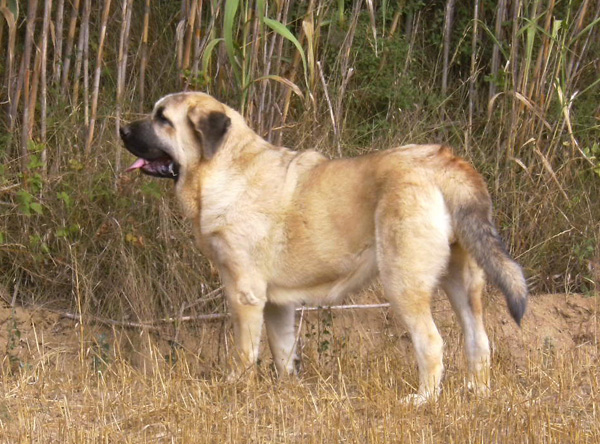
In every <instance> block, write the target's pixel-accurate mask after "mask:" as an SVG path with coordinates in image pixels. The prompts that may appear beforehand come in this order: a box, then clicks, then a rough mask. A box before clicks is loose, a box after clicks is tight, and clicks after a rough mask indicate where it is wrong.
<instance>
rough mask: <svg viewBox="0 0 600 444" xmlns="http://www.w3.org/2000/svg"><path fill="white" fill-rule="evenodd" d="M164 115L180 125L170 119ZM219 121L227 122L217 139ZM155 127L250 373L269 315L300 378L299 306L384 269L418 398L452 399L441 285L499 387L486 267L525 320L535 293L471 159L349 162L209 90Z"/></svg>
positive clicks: (484, 373)
mask: <svg viewBox="0 0 600 444" xmlns="http://www.w3.org/2000/svg"><path fill="white" fill-rule="evenodd" d="M157 109H160V112H161V119H163V118H166V119H167V120H168V121H169V122H170V125H165V124H163V122H162V121H157V119H156V113H157V111H156V110H157ZM215 116H217V117H220V118H221V120H219V121H222V120H223V119H225V120H226V122H225V123H226V125H224V126H226V128H225V131H220V130H219V132H217V134H216V135H214V134H212V133H211V131H212V128H211V123H210V122H211V121H212V120H211V119H212V118H213V117H215ZM224 116H226V117H224ZM227 119H228V120H227ZM163 120H164V119H163ZM151 125H152V128H153V130H154V132H155V136H154V135H152V137H153V138H154V137H156V138H157V140H159V141H160V143H161V147H166V148H164V151H166V152H168V154H169V156H170V157H171V158H172V159H173V160H174V161H175V162H177V164H178V165H179V177H178V179H177V182H176V186H175V189H176V195H177V197H178V199H179V202H180V204H181V207H182V209H183V212H184V213H185V215H186V216H187V217H188V218H189V219H190V220H191V221H192V223H193V230H194V234H195V238H196V240H197V243H198V245H199V247H200V249H201V250H202V252H203V253H204V254H206V256H208V257H209V258H210V260H211V261H212V262H213V264H214V265H215V266H216V268H217V269H218V271H219V274H220V276H221V279H222V281H223V284H224V287H225V292H226V297H227V301H228V304H229V308H230V310H231V314H232V319H233V326H234V336H235V342H236V346H237V347H236V348H237V355H238V356H237V357H238V359H237V362H238V364H237V368H236V371H237V372H238V373H239V372H240V371H243V370H245V369H246V368H248V367H249V366H251V365H253V364H254V363H255V362H256V359H257V356H258V352H259V347H258V346H259V338H260V334H261V330H262V326H263V320H264V321H265V324H266V329H267V334H268V340H269V345H270V347H271V350H272V354H273V356H274V360H275V365H276V368H277V370H278V372H279V373H280V374H288V373H292V372H293V371H294V360H295V338H296V335H295V328H294V308H295V307H296V306H297V305H298V304H302V303H307V304H319V305H327V304H331V303H333V302H335V301H338V300H339V299H340V298H341V297H342V296H344V295H345V294H347V293H348V292H351V291H355V290H357V289H359V288H361V287H362V286H363V285H365V283H367V282H369V281H370V280H371V279H372V278H373V277H375V276H377V275H379V277H380V279H381V281H382V284H383V288H384V292H385V297H386V298H387V299H388V300H389V301H390V303H391V305H392V306H393V308H394V309H395V310H396V312H397V313H398V314H399V316H400V317H401V319H402V320H403V321H404V323H405V324H406V326H407V328H408V330H409V331H410V334H411V337H412V340H413V343H414V347H415V351H416V355H417V362H418V366H419V373H420V383H419V390H418V393H417V394H415V395H412V396H411V397H410V398H409V399H411V400H413V401H416V402H421V401H424V400H426V399H428V398H435V397H436V396H437V395H438V393H439V388H440V380H441V377H442V371H443V364H442V348H443V342H442V339H441V337H440V335H439V333H438V330H437V328H436V326H435V324H434V322H433V319H432V316H431V309H430V300H431V295H432V292H433V290H434V289H435V288H436V287H438V286H441V288H443V289H444V290H445V292H446V293H447V294H448V296H449V298H450V301H451V302H452V306H453V308H454V310H455V311H456V313H457V315H458V318H459V320H460V322H461V326H462V328H463V330H464V334H465V348H466V354H467V359H468V363H469V371H470V380H471V382H472V384H473V387H474V389H475V390H476V391H478V392H480V393H485V392H486V391H487V390H488V387H489V361H490V349H489V343H488V338H487V335H486V333H485V330H484V327H483V321H482V304H481V294H482V290H483V287H484V273H483V270H485V271H486V273H487V275H488V276H489V277H490V278H491V280H492V281H493V282H494V283H496V284H498V285H499V286H500V287H501V289H502V290H503V292H504V293H505V295H506V297H507V302H508V305H509V308H510V309H511V313H512V314H513V316H514V317H515V319H516V320H517V322H519V321H520V319H521V316H522V314H523V312H524V310H525V304H526V298H527V288H526V284H525V280H524V278H523V275H522V272H521V269H520V267H519V266H518V265H517V264H516V263H515V262H514V261H513V260H512V259H511V258H510V257H509V256H508V255H507V254H506V252H505V251H504V250H503V248H502V244H501V242H500V241H499V239H498V236H497V233H496V231H495V229H494V226H493V224H492V222H491V202H490V198H489V195H488V192H487V190H486V186H485V183H484V181H483V179H482V178H481V176H480V175H479V174H478V173H477V172H476V171H475V170H474V169H473V168H472V167H471V165H469V164H468V163H467V162H466V161H464V160H462V159H460V158H457V157H455V156H454V155H453V154H452V152H451V150H450V149H449V148H447V147H444V146H440V145H409V146H404V147H399V148H395V149H391V150H386V151H376V152H373V153H372V154H368V155H365V156H361V157H357V158H352V159H336V160H328V159H327V158H325V157H324V156H322V155H321V154H319V153H317V152H315V151H304V152H296V151H292V150H289V149H287V148H281V147H275V146H273V145H271V144H270V143H268V142H267V141H265V140H263V139H262V138H261V137H260V136H258V135H257V134H256V133H255V132H254V131H252V130H251V129H250V128H249V127H248V126H247V124H246V123H245V121H244V119H243V118H242V117H241V115H240V114H238V113H237V112H236V111H234V110H233V109H231V108H229V107H227V106H226V105H224V104H222V103H220V102H218V101H217V100H216V99H214V98H212V97H211V96H209V95H206V94H202V93H180V94H174V95H169V96H166V97H165V98H163V99H161V100H160V101H159V102H157V104H156V106H155V112H154V117H153V118H152V119H151ZM221 132H223V134H221ZM124 140H125V137H124ZM126 145H127V141H126ZM482 269H483V270H482Z"/></svg>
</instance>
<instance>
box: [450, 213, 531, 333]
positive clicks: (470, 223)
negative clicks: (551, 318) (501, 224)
mask: <svg viewBox="0 0 600 444" xmlns="http://www.w3.org/2000/svg"><path fill="white" fill-rule="evenodd" d="M477 206H479V207H480V206H481V205H480V204H475V205H466V206H461V207H459V208H458V209H457V210H458V211H456V212H455V230H456V235H457V237H458V240H459V242H460V244H461V245H462V246H463V248H464V249H466V250H467V251H468V252H469V253H470V254H471V255H472V256H473V257H474V258H475V261H476V262H477V264H479V266H480V267H481V268H483V270H484V271H485V273H486V275H487V277H488V279H489V280H490V281H491V282H492V283H493V284H495V285H496V286H497V287H498V288H499V289H500V290H501V291H502V293H504V297H505V298H506V304H507V305H508V310H509V311H510V314H511V315H512V317H513V319H514V320H515V321H516V323H517V324H518V325H521V319H522V318H523V315H524V314H525V309H526V308H527V295H528V291H527V283H526V281H525V277H524V276H523V270H522V269H521V267H520V266H519V264H517V263H516V262H515V261H514V260H513V259H512V258H511V257H510V255H509V254H508V252H507V251H506V248H505V247H504V244H503V243H502V240H501V239H500V236H499V235H498V232H497V231H496V228H495V227H494V225H493V223H492V222H491V220H490V219H489V218H488V217H487V216H486V215H485V214H482V211H481V210H482V209H481V208H476V207H477ZM474 207H475V208H474ZM485 213H487V211H486V212H485Z"/></svg>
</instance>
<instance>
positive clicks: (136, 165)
mask: <svg viewBox="0 0 600 444" xmlns="http://www.w3.org/2000/svg"><path fill="white" fill-rule="evenodd" d="M147 163H148V162H147V161H146V160H145V159H142V158H140V159H138V160H136V161H135V162H133V163H132V164H131V166H130V167H129V168H127V169H126V170H125V172H126V173H129V172H130V171H133V170H137V169H139V168H142V167H143V166H144V165H146V164H147Z"/></svg>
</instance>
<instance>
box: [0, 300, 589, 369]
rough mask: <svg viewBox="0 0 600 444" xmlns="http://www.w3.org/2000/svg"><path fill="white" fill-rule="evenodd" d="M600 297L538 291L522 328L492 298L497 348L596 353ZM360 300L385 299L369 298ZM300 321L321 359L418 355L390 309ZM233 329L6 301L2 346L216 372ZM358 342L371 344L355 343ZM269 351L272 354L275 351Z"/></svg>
mask: <svg viewBox="0 0 600 444" xmlns="http://www.w3.org/2000/svg"><path fill="white" fill-rule="evenodd" d="M364 299H367V300H366V301H365V300H364ZM598 301H599V298H598V297H585V296H581V295H576V294H569V295H565V294H544V295H535V296H531V298H530V302H529V306H528V311H527V313H526V315H525V318H524V319H523V325H522V328H521V329H519V328H518V327H517V325H516V324H515V323H514V322H513V320H512V319H511V317H510V315H509V314H508V311H507V310H506V306H505V304H504V301H503V300H502V296H500V295H497V294H493V295H488V300H487V304H486V305H487V306H486V328H487V331H488V334H489V337H490V341H491V343H492V349H493V351H496V350H498V349H502V350H503V351H505V352H506V355H508V356H511V359H512V361H513V364H515V365H517V366H521V365H525V363H526V361H527V359H528V357H529V356H531V354H532V353H535V354H539V353H542V354H547V355H549V356H555V355H564V354H565V353H567V352H569V351H572V350H574V349H579V351H581V350H584V351H585V350H586V349H588V348H589V352H590V353H593V354H595V353H596V350H597V348H596V345H597V344H598V339H599V326H598V306H599V302H598ZM360 302H361V303H362V302H365V303H368V302H380V301H378V300H376V297H375V296H373V295H367V296H366V297H362V298H361V300H360ZM433 310H434V317H435V318H436V323H437V325H438V327H439V329H440V331H441V333H442V336H443V337H444V340H445V341H446V343H447V354H450V355H452V354H454V351H455V350H457V349H460V329H459V328H458V323H457V320H456V318H455V316H454V313H453V312H452V310H451V308H450V305H449V303H448V301H447V300H446V298H444V297H443V296H438V297H436V298H435V300H434V305H433ZM300 323H301V325H302V330H301V333H300V335H299V338H300V346H301V350H302V354H303V355H304V356H305V357H308V358H312V359H315V360H318V359H319V356H321V357H322V355H329V356H331V355H332V354H335V353H336V351H340V352H344V351H345V350H347V349H352V350H360V351H361V353H368V354H373V353H377V351H378V350H379V349H382V348H385V347H388V346H389V345H390V342H392V343H393V344H394V347H395V348H396V349H398V350H399V351H400V352H401V354H405V353H406V354H407V358H408V359H409V360H410V359H412V354H411V353H412V352H411V345H410V339H409V337H408V334H407V332H406V331H405V330H404V328H403V327H402V325H400V324H399V323H398V322H397V321H395V320H394V317H393V316H391V315H390V313H389V309H387V308H384V309H361V310H343V311H331V312H329V311H320V312H310V313H306V314H304V315H303V316H302V319H301V320H300ZM229 332H230V328H229V326H228V323H227V322H226V321H211V322H205V323H196V324H195V325H193V326H192V325H184V326H183V327H180V328H176V327H175V326H174V325H173V326H170V327H165V328H164V329H161V330H160V331H153V330H150V331H146V330H140V329H135V328H133V329H131V328H122V327H118V328H115V327H107V326H105V325H102V324H99V323H94V322H93V321H92V322H91V323H86V324H85V327H84V326H82V325H81V324H80V323H79V322H78V321H76V320H73V319H69V318H66V317H65V316H63V315H61V314H60V313H58V312H56V311H51V310H46V309H44V308H39V307H36V308H26V307H15V308H11V307H10V306H8V305H7V304H4V305H2V306H0V350H4V351H5V352H6V354H5V358H4V359H5V360H6V359H8V358H10V359H11V360H12V361H13V366H14V365H26V364H27V362H28V361H29V360H30V359H32V357H33V356H34V355H35V356H39V355H40V354H42V355H46V354H48V353H52V352H56V351H60V352H61V353H65V352H67V353H69V352H71V353H73V356H74V357H75V356H77V355H78V353H79V352H80V351H84V352H85V353H86V354H87V355H88V356H90V357H92V358H93V357H94V356H96V355H98V356H99V357H100V358H101V359H108V358H109V356H108V355H109V354H112V353H118V354H119V355H120V356H121V357H126V358H128V359H129V360H130V361H131V362H132V363H133V364H134V365H139V366H143V365H144V361H145V359H147V358H148V356H147V354H148V353H150V348H152V347H156V348H157V349H158V350H160V351H161V355H162V356H163V357H168V356H169V355H170V354H173V352H174V350H175V351H178V350H187V351H189V352H191V353H193V354H195V355H197V356H198V357H199V358H200V361H201V363H203V364H204V365H201V367H204V368H203V369H202V371H203V372H204V371H208V372H210V371H212V370H215V369H216V368H218V367H219V366H222V365H224V364H225V363H224V360H226V359H227V355H228V353H227V349H228V348H229V346H230V335H229ZM82 334H83V336H82ZM356 342H359V343H360V344H361V345H365V346H356ZM351 344H354V346H351ZM263 348H264V349H266V348H267V347H263ZM113 349H114V350H113ZM103 354H105V355H107V356H102V355H103ZM264 354H265V355H266V356H265V358H268V352H267V351H265V352H264ZM503 354H504V353H503ZM98 356H96V358H98ZM455 358H456V359H457V361H462V360H463V359H462V357H461V356H457V357H446V361H449V360H450V361H451V362H447V363H446V364H447V365H450V368H452V366H453V365H458V364H460V362H452V360H453V359H455ZM265 360H266V359H265Z"/></svg>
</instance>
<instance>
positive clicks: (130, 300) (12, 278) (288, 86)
mask: <svg viewBox="0 0 600 444" xmlns="http://www.w3.org/2000/svg"><path fill="white" fill-rule="evenodd" d="M0 11H1V12H2V14H3V18H2V20H1V21H0V60H2V61H3V62H2V63H0V80H1V82H2V83H1V86H0V102H1V103H0V106H1V113H0V158H1V163H0V294H1V295H2V298H3V299H4V300H5V301H6V302H7V303H11V304H15V303H21V304H36V305H40V304H46V305H49V306H55V307H56V306H59V307H62V308H68V309H71V310H77V311H78V312H80V313H82V314H83V313H86V314H95V315H102V316H106V317H111V318H113V319H130V320H132V321H139V320H147V319H156V318H160V317H166V316H177V315H184V314H185V315H194V314H199V313H207V312H214V311H218V310H220V308H221V307H220V304H221V303H222V302H221V299H220V298H204V299H201V296H203V295H205V294H207V293H208V292H210V291H211V290H213V289H215V288H217V287H218V285H219V283H218V279H217V277H216V276H214V274H213V273H212V271H211V269H210V266H209V264H208V263H207V262H205V260H204V259H203V258H202V257H201V255H199V254H198V252H197V251H196V250H195V248H194V247H193V246H192V243H191V242H190V239H191V236H190V233H189V228H188V226H187V224H186V222H185V221H183V220H182V219H181V218H180V216H179V215H178V211H177V208H176V205H175V203H174V199H172V193H171V189H172V183H170V182H167V181H157V180H151V179H149V178H147V177H141V176H137V174H134V175H123V174H122V171H123V169H124V167H126V166H127V163H128V162H130V161H131V160H132V159H131V158H130V156H129V155H128V154H126V152H125V151H124V150H123V149H122V148H121V145H120V143H119V140H118V137H117V134H118V128H119V125H120V124H121V122H122V121H123V120H128V119H133V118H136V117H137V115H138V114H139V113H143V112H148V111H150V110H151V107H152V103H153V102H154V101H155V100H156V99H157V98H159V97H160V96H162V95H164V94H166V93H170V92H174V91H178V90H186V89H188V90H189V89H193V90H202V91H206V92H209V93H211V94H213V95H215V96H216V97H218V98H219V99H221V100H223V101H225V102H227V103H228V104H230V105H231V106H233V107H235V108H237V109H239V110H241V111H242V112H243V114H244V115H245V116H246V118H247V119H248V120H249V122H250V123H251V125H252V127H253V128H255V129H256V130H257V131H258V132H259V133H261V134H262V135H263V136H264V137H265V138H267V139H269V140H270V141H272V142H274V143H280V144H283V145H286V146H289V147H293V148H295V149H299V150H303V149H308V148H316V149H317V150H320V151H322V152H325V153H327V154H328V155H330V156H333V157H335V156H340V155H350V156H352V155H357V154H360V153H364V152H368V151H371V150H377V149H383V148H386V147H390V146H393V145H397V144H401V143H418V142H442V143H448V144H451V145H453V146H454V147H455V148H456V150H457V152H458V153H460V154H461V155H463V156H466V157H467V158H469V159H470V160H471V161H472V162H473V163H475V164H476V166H477V167H478V168H479V170H480V171H482V172H483V174H484V175H485V177H486V180H487V182H488V184H489V187H490V189H491V192H492V194H493V197H494V201H495V204H496V217H497V221H498V223H499V226H500V230H501V232H502V235H503V237H504V238H505V240H506V242H507V245H508V247H509V248H510V250H511V251H512V253H513V254H514V256H515V257H516V258H517V259H518V260H519V262H521V263H522V264H523V265H524V267H525V268H526V271H527V274H528V276H529V281H530V284H531V288H532V290H533V291H534V292H536V291H537V292H541V291H561V292H572V291H574V292H582V293H591V292H593V291H594V290H595V289H596V287H595V285H598V274H599V273H600V271H599V270H600V263H599V255H600V251H599V248H598V244H599V238H600V205H599V204H598V191H599V190H600V142H599V141H600V138H599V135H600V105H599V104H600V86H599V83H600V77H599V74H598V73H599V72H600V60H599V59H598V54H600V39H599V37H600V23H599V22H600V4H599V3H598V2H597V1H588V0H570V1H569V0H566V1H561V0H512V1H511V0H473V1H471V2H456V1H455V0H447V1H445V2H444V1H441V0H437V1H419V0H399V1H395V2H389V1H372V0H365V1H354V2H353V1H344V0H338V1H337V2H331V1H325V0H308V1H271V2H269V1H265V0H256V1H251V0H226V1H225V0H210V1H208V0H205V1H203V0H182V1H180V2H175V1H152V2H151V1H150V0H135V1H134V0H121V1H116V0H113V1H111V0H102V1H91V0H71V1H65V0H53V1H51V0H46V1H45V2H38V1H37V0H28V1H22V2H17V1H16V0H1V1H0Z"/></svg>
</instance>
